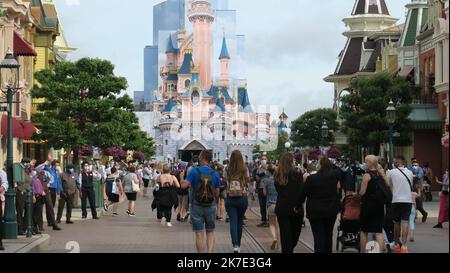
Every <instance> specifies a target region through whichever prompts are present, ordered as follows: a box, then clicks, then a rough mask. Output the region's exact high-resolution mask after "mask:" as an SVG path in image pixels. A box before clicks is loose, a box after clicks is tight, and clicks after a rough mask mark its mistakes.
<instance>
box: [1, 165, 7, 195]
mask: <svg viewBox="0 0 450 273" xmlns="http://www.w3.org/2000/svg"><path fill="white" fill-rule="evenodd" d="M8 186H9V185H8V177H7V175H6V173H5V172H4V171H3V170H0V187H3V188H4V189H5V192H6V191H7V190H8Z"/></svg>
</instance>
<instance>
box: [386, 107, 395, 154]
mask: <svg viewBox="0 0 450 273" xmlns="http://www.w3.org/2000/svg"><path fill="white" fill-rule="evenodd" d="M386 119H387V122H388V124H389V160H390V162H391V163H392V161H393V159H394V142H393V136H394V125H395V121H396V119H397V109H396V108H395V104H394V102H393V101H392V100H391V101H390V102H389V106H388V107H387V108H386Z"/></svg>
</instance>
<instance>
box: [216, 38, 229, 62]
mask: <svg viewBox="0 0 450 273" xmlns="http://www.w3.org/2000/svg"><path fill="white" fill-rule="evenodd" d="M222 59H231V58H230V53H229V52H228V47H227V40H226V39H225V35H224V36H223V41H222V51H221V52H220V57H219V60H222Z"/></svg>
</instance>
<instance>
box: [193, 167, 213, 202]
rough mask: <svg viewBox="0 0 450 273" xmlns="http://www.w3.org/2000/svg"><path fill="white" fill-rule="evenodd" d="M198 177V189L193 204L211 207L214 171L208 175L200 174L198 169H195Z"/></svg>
mask: <svg viewBox="0 0 450 273" xmlns="http://www.w3.org/2000/svg"><path fill="white" fill-rule="evenodd" d="M195 170H196V171H197V173H198V174H199V176H200V187H199V189H198V190H197V191H196V193H195V204H196V205H198V206H202V207H210V206H212V205H213V203H214V200H215V197H214V189H213V183H212V180H213V175H214V174H215V171H212V172H211V173H210V174H209V175H206V174H203V173H201V172H200V169H199V168H195Z"/></svg>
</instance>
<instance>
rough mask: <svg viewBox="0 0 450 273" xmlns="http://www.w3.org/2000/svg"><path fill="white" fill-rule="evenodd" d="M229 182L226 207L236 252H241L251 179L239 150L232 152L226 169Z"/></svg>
mask: <svg viewBox="0 0 450 273" xmlns="http://www.w3.org/2000/svg"><path fill="white" fill-rule="evenodd" d="M224 180H225V182H226V183H227V187H226V193H227V197H226V199H225V208H226V210H227V214H228V217H229V218H230V234H231V241H232V244H233V251H234V253H239V252H240V248H241V239H242V226H243V223H244V215H245V212H246V211H247V208H248V198H247V191H246V188H247V183H248V182H249V180H250V176H249V173H248V169H247V167H246V165H245V163H244V157H243V156H242V154H241V152H240V151H239V150H235V151H233V152H232V153H231V157H230V162H229V164H228V165H227V167H226V169H225V170H224Z"/></svg>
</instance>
